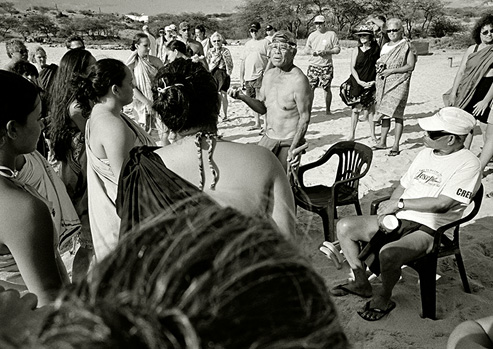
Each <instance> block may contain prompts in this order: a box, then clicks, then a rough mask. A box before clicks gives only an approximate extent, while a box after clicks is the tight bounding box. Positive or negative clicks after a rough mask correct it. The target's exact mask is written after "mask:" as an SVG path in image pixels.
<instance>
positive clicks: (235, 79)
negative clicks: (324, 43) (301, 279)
mask: <svg viewBox="0 0 493 349" xmlns="http://www.w3.org/2000/svg"><path fill="white" fill-rule="evenodd" d="M34 46H35V45H29V48H30V49H32V48H33V47H34ZM229 48H230V50H231V52H232V55H233V58H234V62H235V68H234V71H233V76H232V84H233V85H235V84H239V57H240V55H241V52H242V47H241V46H239V47H238V46H231V47H229ZM90 50H91V51H92V52H93V54H94V56H95V57H96V58H97V59H100V58H104V57H112V58H118V59H121V60H123V61H125V59H126V58H127V57H128V55H129V53H130V52H129V51H123V50H122V51H117V50H99V49H91V48H90ZM46 51H47V53H48V62H58V61H59V59H60V58H61V57H62V55H63V54H64V53H65V48H61V47H57V48H51V47H47V48H46ZM301 51H302V48H300V49H299V52H298V55H297V57H296V59H295V64H296V65H298V66H299V67H300V68H301V69H302V70H303V71H305V72H306V69H307V67H308V57H307V56H306V55H303V54H302V52H301ZM432 53H433V54H432V55H429V56H421V57H419V59H418V62H417V65H416V69H415V71H414V73H413V77H412V81H411V91H410V96H409V101H408V105H407V107H406V113H405V128H404V134H403V137H402V140H401V154H400V155H399V156H397V157H388V156H385V154H386V153H387V151H385V150H381V151H375V152H374V157H373V163H372V165H371V168H370V171H369V173H368V175H367V176H366V177H365V178H363V179H362V180H361V182H360V198H361V203H362V207H363V211H364V212H365V213H369V205H370V202H371V201H372V200H374V199H375V198H377V197H381V196H384V195H387V194H390V193H391V192H392V188H393V187H395V186H396V185H397V184H398V180H399V178H400V177H401V176H402V175H403V174H404V172H405V171H406V169H407V168H408V166H409V164H410V163H411V162H412V160H413V159H414V157H415V156H416V154H417V153H418V152H419V151H420V150H421V149H423V144H422V131H421V129H420V127H419V125H418V119H419V118H421V117H425V116H430V115H432V114H433V113H435V112H436V111H437V110H438V109H440V108H441V107H443V101H442V94H443V93H444V92H445V91H446V90H448V89H449V88H450V87H451V85H452V82H453V79H454V76H455V73H456V71H457V68H458V64H459V62H460V59H461V56H462V52H460V51H447V52H444V51H440V52H432ZM449 57H452V58H453V62H454V63H453V66H452V67H450V66H449V59H448V58H449ZM7 61H8V58H7V56H6V53H5V46H4V45H0V65H1V66H3V65H4V64H5V63H6V62H7ZM349 63H350V49H348V48H343V49H342V52H341V53H340V54H339V55H337V56H335V57H334V67H335V73H334V74H335V76H334V80H333V83H332V93H333V107H332V109H333V113H334V114H333V115H332V116H330V117H327V116H325V110H324V109H325V107H324V100H323V92H322V90H321V89H317V90H316V91H315V100H314V107H313V113H312V120H311V123H310V126H309V128H308V132H307V135H306V139H307V141H308V144H309V148H308V150H307V153H306V154H305V155H304V156H303V159H302V163H308V162H311V161H314V160H316V159H318V158H319V157H320V156H321V155H322V154H324V152H325V151H326V150H327V149H328V148H329V147H330V146H331V145H332V144H334V143H336V142H338V141H341V140H343V139H345V138H346V137H347V135H348V133H349V127H350V115H351V111H350V109H349V108H348V107H346V106H345V105H344V104H343V103H342V101H341V99H340V98H339V85H340V84H341V83H342V82H343V81H344V80H346V79H347V78H348V77H349ZM252 115H253V112H252V111H251V110H249V109H248V108H247V107H246V105H245V104H243V103H241V102H239V101H233V100H230V104H229V117H230V118H231V121H228V122H220V124H219V131H220V132H221V133H222V134H223V136H224V139H226V140H231V141H236V142H242V143H255V142H257V141H258V140H259V139H260V136H259V134H258V131H248V128H249V127H251V126H252V125H253V118H252ZM392 128H393V126H392ZM377 133H379V130H378V129H377ZM369 135H370V133H369V128H368V124H367V123H359V125H358V129H357V132H356V141H357V142H361V143H363V144H366V145H370V146H371V145H372V143H371V139H370V136H369ZM389 142H393V131H391V133H390V137H389ZM389 145H391V143H389ZM481 146H482V136H481V134H480V132H479V128H478V129H477V130H476V133H475V136H474V141H473V145H472V151H473V152H475V153H479V151H480V147H481ZM490 172H491V171H489V172H487V173H488V174H489V173H490ZM333 178H334V163H329V164H327V165H326V166H323V167H321V168H317V169H314V170H312V171H310V172H308V173H307V174H306V178H305V181H306V183H307V184H315V183H316V184H319V183H325V184H327V185H330V184H331V183H332V181H333ZM492 178H493V176H491V175H489V176H486V177H485V178H484V179H483V184H484V186H485V192H487V193H488V192H490V191H492V190H493V183H492ZM492 209H493V199H489V198H484V200H483V204H482V207H481V210H480V212H479V214H478V216H477V217H476V219H475V220H473V221H472V222H470V223H469V224H467V225H466V226H464V227H463V228H462V230H461V238H462V255H463V257H464V262H465V266H466V270H467V274H468V277H469V280H470V283H471V287H472V289H473V293H472V294H466V293H465V292H464V291H463V289H462V283H461V280H460V277H459V274H458V272H457V266H456V265H455V263H454V261H453V258H452V257H449V258H444V259H442V260H440V262H439V268H438V269H439V274H440V275H441V277H440V279H439V280H438V282H437V300H438V301H437V315H438V318H439V320H437V321H433V320H430V319H422V318H420V316H419V314H420V311H421V301H420V293H419V285H418V277H417V274H416V273H415V272H414V271H413V270H412V269H410V268H405V269H404V270H403V276H402V280H401V281H399V283H398V284H397V286H396V287H395V290H394V295H393V298H394V299H395V301H396V302H397V307H396V309H395V310H393V311H392V312H391V313H390V315H389V316H387V317H385V318H384V319H382V320H380V321H378V322H367V321H364V320H363V319H361V318H360V317H359V316H358V315H357V314H356V310H357V309H359V308H360V307H362V306H363V305H364V303H365V300H363V299H360V298H358V297H355V296H347V297H341V298H334V301H335V303H336V305H337V307H338V310H339V315H340V320H341V322H342V324H343V326H344V329H345V331H346V333H347V335H348V337H349V338H350V340H351V342H352V343H353V345H354V348H444V347H445V344H446V342H447V338H448V335H449V334H450V332H451V331H452V329H453V328H454V327H455V326H456V325H457V324H459V323H460V322H462V321H464V320H466V319H473V318H479V317H484V316H487V315H492V314H493V302H491V300H492V299H493V272H492V270H493V239H492V230H491V227H492V226H493V217H492V213H493V210H492ZM353 214H355V212H354V209H353V208H352V207H346V208H342V209H340V210H339V216H341V217H342V216H348V215H353ZM297 216H298V221H299V222H298V234H299V238H300V240H301V241H302V243H301V244H300V248H301V249H302V250H303V251H304V253H305V254H306V256H307V257H308V258H309V259H310V260H311V261H312V262H313V264H314V266H315V268H316V269H317V270H318V272H319V273H320V274H321V275H322V276H323V277H324V278H325V280H326V283H327V285H328V286H329V287H330V286H333V285H335V284H336V283H337V282H340V281H341V280H344V279H346V278H347V277H348V276H349V273H348V272H349V271H348V268H347V265H346V267H345V268H343V269H341V270H337V269H336V268H335V267H334V266H333V265H332V263H331V262H330V261H329V260H328V259H327V258H326V257H325V256H324V255H322V254H321V253H320V252H319V251H318V246H319V244H320V243H321V242H322V241H323V232H322V222H321V219H320V218H319V217H318V216H316V215H314V214H312V213H310V212H306V211H304V210H302V209H299V210H298V213H297ZM372 282H373V284H374V285H375V286H378V284H379V279H378V278H377V279H375V280H374V281H372Z"/></svg>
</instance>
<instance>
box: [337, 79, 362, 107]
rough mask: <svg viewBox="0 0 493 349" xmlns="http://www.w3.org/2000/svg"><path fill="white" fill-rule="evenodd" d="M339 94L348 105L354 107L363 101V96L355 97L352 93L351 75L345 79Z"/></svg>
mask: <svg viewBox="0 0 493 349" xmlns="http://www.w3.org/2000/svg"><path fill="white" fill-rule="evenodd" d="M339 96H341V99H342V101H343V102H344V104H346V105H347V106H350V107H352V106H353V105H356V104H358V103H360V102H361V96H358V97H353V96H352V95H351V77H349V79H347V80H346V81H344V82H343V83H342V84H341V87H340V88H339Z"/></svg>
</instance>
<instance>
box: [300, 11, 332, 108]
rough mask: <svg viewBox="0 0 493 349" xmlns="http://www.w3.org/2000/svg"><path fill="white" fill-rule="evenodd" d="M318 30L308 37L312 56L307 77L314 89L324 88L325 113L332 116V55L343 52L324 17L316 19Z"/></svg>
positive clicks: (308, 47)
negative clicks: (327, 26)
mask: <svg viewBox="0 0 493 349" xmlns="http://www.w3.org/2000/svg"><path fill="white" fill-rule="evenodd" d="M314 23H315V28H316V30H315V31H314V32H313V33H311V34H310V35H309V36H308V39H307V41H306V48H305V51H306V53H307V54H311V57H310V59H309V63H310V65H309V66H308V71H307V73H306V75H307V76H308V80H309V81H310V85H311V86H312V89H314V90H315V89H316V88H317V87H322V88H323V89H324V95H325V112H326V114H327V115H330V114H331V113H330V105H331V103H332V92H331V91H330V83H331V82H332V77H333V76H334V67H333V65H332V55H336V54H338V53H339V52H341V47H340V46H339V39H338V38H337V35H336V33H335V32H333V31H330V30H327V28H326V27H325V18H324V16H321V15H320V16H317V17H315V21H314Z"/></svg>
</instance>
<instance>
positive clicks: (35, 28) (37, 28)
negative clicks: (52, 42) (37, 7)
mask: <svg viewBox="0 0 493 349" xmlns="http://www.w3.org/2000/svg"><path fill="white" fill-rule="evenodd" d="M23 24H24V26H25V27H26V28H28V32H29V33H33V32H34V33H36V32H38V33H42V34H44V35H46V36H50V35H53V36H56V35H57V32H58V30H59V28H58V26H57V25H56V23H55V22H53V21H52V20H51V18H50V17H49V16H47V15H38V14H33V15H29V16H27V17H26V18H25V19H24V21H23Z"/></svg>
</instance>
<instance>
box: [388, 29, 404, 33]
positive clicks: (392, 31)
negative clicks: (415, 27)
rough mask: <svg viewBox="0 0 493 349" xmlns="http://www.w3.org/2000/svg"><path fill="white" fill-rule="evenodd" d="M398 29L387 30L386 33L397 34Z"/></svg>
mask: <svg viewBox="0 0 493 349" xmlns="http://www.w3.org/2000/svg"><path fill="white" fill-rule="evenodd" d="M400 31H401V30H400V29H387V33H397V32H400Z"/></svg>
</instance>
